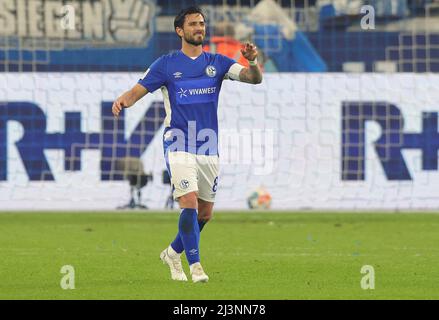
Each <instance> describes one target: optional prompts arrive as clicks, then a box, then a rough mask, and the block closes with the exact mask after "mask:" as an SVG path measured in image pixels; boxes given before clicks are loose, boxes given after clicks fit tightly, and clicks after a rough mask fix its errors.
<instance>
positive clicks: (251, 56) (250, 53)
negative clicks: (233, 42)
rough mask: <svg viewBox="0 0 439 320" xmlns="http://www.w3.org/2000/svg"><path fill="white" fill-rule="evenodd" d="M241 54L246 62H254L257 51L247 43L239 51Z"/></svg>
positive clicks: (252, 45)
mask: <svg viewBox="0 0 439 320" xmlns="http://www.w3.org/2000/svg"><path fill="white" fill-rule="evenodd" d="M241 53H242V55H243V56H244V58H246V59H247V60H248V61H254V60H255V59H256V58H257V56H258V50H257V48H256V46H255V45H254V44H253V43H249V42H247V43H246V44H245V45H244V47H243V48H242V49H241Z"/></svg>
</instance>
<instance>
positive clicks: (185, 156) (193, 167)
mask: <svg viewBox="0 0 439 320" xmlns="http://www.w3.org/2000/svg"><path fill="white" fill-rule="evenodd" d="M166 161H167V162H168V163H167V164H168V170H169V171H170V172H169V174H170V176H171V183H172V186H173V195H174V199H176V200H177V199H178V198H180V197H181V196H184V195H185V194H188V193H190V192H198V198H199V199H201V200H204V201H208V202H215V196H216V191H217V188H218V172H219V158H218V156H217V155H215V156H206V155H197V154H192V153H188V152H182V151H176V152H169V153H167V159H166Z"/></svg>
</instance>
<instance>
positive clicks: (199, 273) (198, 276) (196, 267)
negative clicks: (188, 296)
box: [190, 262, 209, 283]
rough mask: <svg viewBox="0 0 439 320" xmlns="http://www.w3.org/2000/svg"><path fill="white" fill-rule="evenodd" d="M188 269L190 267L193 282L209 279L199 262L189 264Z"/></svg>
mask: <svg viewBox="0 0 439 320" xmlns="http://www.w3.org/2000/svg"><path fill="white" fill-rule="evenodd" d="M190 269H191V275H192V281H193V282H194V283H197V282H207V281H209V277H208V276H207V274H206V273H205V272H204V270H203V267H202V266H201V264H200V263H199V262H196V263H194V264H192V265H191V266H190Z"/></svg>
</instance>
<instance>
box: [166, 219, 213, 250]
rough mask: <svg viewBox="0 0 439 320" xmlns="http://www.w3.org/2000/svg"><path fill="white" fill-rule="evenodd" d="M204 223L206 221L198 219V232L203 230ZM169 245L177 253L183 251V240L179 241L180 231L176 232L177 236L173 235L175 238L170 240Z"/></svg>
mask: <svg viewBox="0 0 439 320" xmlns="http://www.w3.org/2000/svg"><path fill="white" fill-rule="evenodd" d="M206 223H207V221H204V220H198V227H199V228H200V232H201V231H202V230H203V228H204V226H205V225H206ZM171 247H172V249H174V251H175V252H177V253H182V252H183V251H184V247H183V241H181V237H180V232H179V233H177V236H176V237H175V240H174V241H172V243H171Z"/></svg>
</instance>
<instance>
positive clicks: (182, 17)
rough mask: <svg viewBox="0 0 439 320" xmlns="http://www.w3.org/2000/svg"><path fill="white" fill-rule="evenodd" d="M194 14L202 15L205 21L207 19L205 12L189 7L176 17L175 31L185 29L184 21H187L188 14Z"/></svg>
mask: <svg viewBox="0 0 439 320" xmlns="http://www.w3.org/2000/svg"><path fill="white" fill-rule="evenodd" d="M194 13H199V14H201V16H202V17H203V19H204V20H206V17H205V16H204V13H203V11H202V10H201V9H200V8H198V7H189V8H186V9H183V10H181V11H180V13H179V14H177V16H176V17H175V20H174V30H176V29H177V27H178V28H181V29H183V25H184V20H185V19H186V16H187V15H188V14H194Z"/></svg>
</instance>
